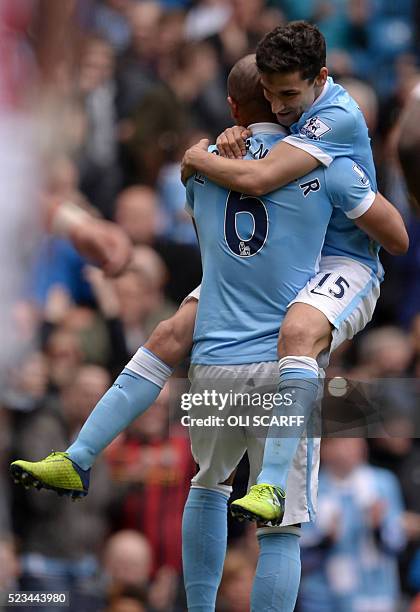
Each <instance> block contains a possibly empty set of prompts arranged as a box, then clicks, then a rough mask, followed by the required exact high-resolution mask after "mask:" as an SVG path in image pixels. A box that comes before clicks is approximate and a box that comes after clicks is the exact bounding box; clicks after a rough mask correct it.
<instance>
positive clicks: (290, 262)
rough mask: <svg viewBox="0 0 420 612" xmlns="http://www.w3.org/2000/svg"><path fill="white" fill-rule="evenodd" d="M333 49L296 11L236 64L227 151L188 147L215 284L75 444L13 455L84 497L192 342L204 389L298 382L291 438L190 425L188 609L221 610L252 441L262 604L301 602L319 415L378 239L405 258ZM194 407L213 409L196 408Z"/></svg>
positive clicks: (375, 286)
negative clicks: (238, 483)
mask: <svg viewBox="0 0 420 612" xmlns="http://www.w3.org/2000/svg"><path fill="white" fill-rule="evenodd" d="M325 56H326V51H325V41H324V39H323V37H322V34H321V33H320V32H319V30H318V29H317V28H316V27H315V26H312V25H309V24H307V23H305V22H294V23H290V24H288V25H285V26H280V27H278V28H276V29H275V30H273V31H272V32H270V33H268V34H267V35H266V36H265V37H264V38H263V39H262V41H261V42H260V43H259V45H258V48H257V53H256V56H254V55H249V56H246V57H245V58H243V59H242V60H240V61H239V62H237V64H235V66H234V67H233V69H232V71H231V73H230V75H229V79H228V104H229V106H230V109H231V112H232V116H233V118H234V120H235V122H236V124H237V126H238V127H236V128H232V129H229V130H227V131H226V132H224V133H223V134H222V136H221V137H219V139H218V141H217V148H218V152H219V153H220V154H219V155H215V154H214V151H215V150H216V148H215V147H210V149H208V141H204V140H203V141H200V143H198V144H197V145H195V146H193V147H191V148H190V149H189V150H188V151H187V152H186V154H185V156H184V160H183V168H182V176H183V180H184V182H185V183H186V187H187V209H188V210H189V211H190V213H191V215H192V216H193V219H194V223H195V225H196V229H197V234H198V238H199V243H200V250H201V256H202V263H203V279H202V284H201V287H199V288H197V289H196V290H195V291H193V292H192V293H191V294H190V295H189V296H187V298H186V300H185V301H184V303H183V304H182V305H181V307H180V309H179V310H178V312H177V313H176V314H175V315H174V316H173V317H172V318H171V319H169V320H168V321H163V322H162V323H160V324H159V325H158V326H157V328H156V329H155V331H154V332H153V333H152V335H151V337H150V338H149V340H148V341H147V342H146V343H145V345H144V346H143V347H141V348H140V349H139V350H138V351H137V353H136V354H135V355H134V356H133V358H132V359H131V360H130V362H129V363H128V364H127V367H126V368H125V369H124V370H123V372H122V373H121V374H120V376H119V377H118V378H117V380H116V383H115V384H114V385H113V386H112V387H111V389H110V390H109V391H108V392H107V393H106V394H105V396H104V397H103V398H102V399H101V400H100V402H99V403H98V404H97V406H96V407H95V408H94V410H93V411H92V413H91V415H90V416H89V418H88V419H87V421H86V423H85V425H84V426H83V428H82V430H81V431H80V434H79V436H78V438H77V439H76V441H75V442H74V443H73V444H72V445H71V446H70V447H69V448H68V449H67V451H66V452H65V453H54V455H50V456H49V457H47V458H46V459H44V460H42V461H39V462H35V463H34V462H28V461H21V460H20V461H15V462H14V463H13V464H12V466H11V471H12V474H13V476H14V478H15V479H16V480H17V481H18V482H23V483H25V484H33V485H34V486H37V487H38V488H41V487H44V488H50V489H53V490H55V491H58V492H61V493H63V492H65V493H67V494H69V495H71V496H72V497H77V496H84V495H86V494H87V492H88V486H89V473H90V468H91V466H92V465H93V463H94V460H95V458H96V456H97V455H98V454H99V453H100V452H101V451H102V450H103V449H104V448H105V447H106V446H107V445H108V444H109V443H110V442H111V440H112V439H114V438H115V437H116V435H118V433H120V431H122V430H123V429H124V428H125V427H127V426H128V425H129V423H130V422H131V421H132V420H134V419H135V418H136V417H137V416H139V415H140V414H142V413H143V412H144V411H145V410H146V409H147V408H148V407H149V406H150V405H151V404H152V403H153V402H154V401H155V399H156V397H157V396H158V394H159V393H160V390H161V388H162V387H163V386H164V384H165V383H166V381H167V380H168V378H169V377H170V375H171V373H172V369H173V367H175V365H177V364H178V363H179V362H180V361H181V360H182V359H184V358H185V357H186V356H187V355H188V353H189V351H190V350H191V346H192V356H191V363H192V366H191V372H190V378H191V383H192V389H191V392H192V393H194V392H196V393H200V392H202V391H204V390H205V389H209V388H210V387H211V388H216V389H217V390H221V391H223V390H225V391H227V390H228V389H229V388H232V385H234V390H235V391H237V392H243V393H246V392H247V391H250V390H254V389H255V388H258V387H259V386H263V387H264V391H267V390H268V391H271V392H273V393H274V392H277V391H278V392H280V393H282V394H285V393H291V394H292V395H293V397H294V402H293V406H292V408H291V410H292V412H291V413H292V414H297V415H300V416H302V417H303V418H302V419H300V420H299V422H303V425H301V426H300V427H296V428H294V429H293V430H292V431H291V432H290V433H289V435H288V436H287V437H278V435H276V433H277V432H275V431H273V430H268V431H267V432H266V436H265V437H258V436H256V435H254V432H252V431H251V429H250V428H246V427H238V428H236V429H235V430H234V432H233V433H231V434H230V436H229V438H228V439H227V438H226V437H225V436H224V435H223V432H222V431H221V428H217V427H214V428H211V429H203V428H198V427H196V428H191V430H190V435H191V446H192V453H193V456H194V459H195V461H196V463H197V465H198V473H197V474H196V476H195V477H194V478H193V480H192V483H191V489H190V493H189V496H188V499H187V502H186V506H185V512H184V519H183V564H184V581H185V587H186V592H187V601H188V609H190V610H200V611H201V612H211V611H212V610H214V608H215V600H216V594H217V588H218V585H219V583H220V579H221V575H222V570H223V562H224V557H225V553H226V540H227V532H226V530H227V528H226V516H227V502H228V499H229V496H230V493H231V490H232V488H231V484H232V480H233V476H234V472H235V469H236V467H237V465H238V463H239V461H240V459H241V458H242V456H243V454H244V453H245V452H246V451H247V452H248V457H249V461H250V481H249V482H250V490H249V492H248V494H247V495H246V496H245V497H244V498H242V499H240V500H236V501H235V502H233V503H232V504H231V510H232V513H233V514H234V515H235V516H238V517H240V518H249V519H251V520H256V521H258V526H259V527H258V530H257V535H258V538H259V542H260V556H259V561H258V566H257V572H256V576H255V581H254V586H253V591H252V598H251V609H252V610H253V611H254V612H257V611H258V612H263V611H264V610H281V611H283V612H288V611H292V610H293V608H294V605H295V601H296V597H297V591H298V586H299V580H300V556H299V530H300V524H301V523H302V522H305V521H308V520H311V519H312V518H313V517H314V514H315V507H316V489H317V473H318V465H319V443H320V441H319V438H315V437H311V436H307V435H306V426H307V424H308V421H309V419H310V418H311V414H312V412H313V409H314V406H315V404H316V402H317V399H318V398H319V397H320V395H321V387H322V385H321V384H320V379H322V370H321V368H322V367H325V366H326V365H327V364H328V357H329V354H330V352H331V351H332V350H334V349H335V348H336V347H337V346H338V345H339V344H340V343H341V342H343V341H344V340H345V339H349V338H352V337H353V336H354V335H355V334H356V333H358V332H359V331H360V330H361V329H363V328H364V326H365V325H366V324H367V323H368V322H369V321H370V319H371V318H372V315H373V311H374V308H375V305H376V302H377V299H378V297H379V292H380V289H379V288H380V283H381V281H382V278H383V270H382V266H381V264H380V261H379V257H378V251H379V245H382V246H383V247H384V248H385V249H386V250H388V251H389V252H390V253H392V254H394V255H399V254H403V253H404V252H405V251H406V249H407V247H408V237H407V234H406V231H405V228H404V224H403V221H402V219H401V217H400V215H399V213H398V212H397V211H396V209H395V208H394V207H393V206H392V205H391V204H390V203H389V202H388V201H387V200H385V199H384V198H383V197H382V196H381V195H380V194H378V193H377V188H376V180H375V168H374V163H373V158H372V152H371V148H370V141H369V136H368V132H367V127H366V124H365V122H364V119H363V116H362V114H361V112H360V109H359V108H358V107H357V105H356V103H355V102H354V100H353V99H352V98H351V97H350V96H349V95H348V94H347V92H346V91H345V90H344V89H343V88H342V87H341V86H339V85H337V84H335V83H334V82H333V80H332V79H331V78H329V77H328V71H327V68H326V67H325V61H326V59H325ZM242 156H245V159H242ZM235 158H236V159H235ZM279 329H280V333H279ZM233 408H234V407H232V409H233ZM275 410H279V409H277V408H276V409H275ZM280 410H281V409H280ZM282 410H283V412H284V410H285V408H284V407H283V408H282ZM190 414H191V416H192V417H194V416H197V415H198V416H204V415H203V414H202V413H201V414H200V408H199V407H195V408H194V407H193V408H192V409H191V411H190Z"/></svg>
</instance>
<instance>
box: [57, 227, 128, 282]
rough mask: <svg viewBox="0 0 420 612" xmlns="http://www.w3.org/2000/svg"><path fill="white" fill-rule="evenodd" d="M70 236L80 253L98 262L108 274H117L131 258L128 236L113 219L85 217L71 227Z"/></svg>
mask: <svg viewBox="0 0 420 612" xmlns="http://www.w3.org/2000/svg"><path fill="white" fill-rule="evenodd" d="M69 238H70V240H71V241H72V243H73V245H74V246H75V247H76V249H77V250H78V251H79V253H80V254H81V255H83V256H84V257H86V258H88V259H90V260H91V261H93V262H94V263H96V264H98V265H99V266H100V267H101V268H102V269H103V271H104V273H105V274H106V276H117V275H118V274H120V273H121V272H123V270H124V269H125V268H126V267H127V265H128V263H129V262H130V260H131V256H132V245H131V242H130V240H129V238H128V236H127V235H126V234H125V232H124V231H123V230H122V229H121V228H120V227H119V226H118V225H117V224H116V223H112V222H111V221H104V220H103V219H95V218H92V217H91V218H89V219H85V221H84V223H80V224H77V225H75V226H74V227H73V228H72V229H71V231H70V234H69Z"/></svg>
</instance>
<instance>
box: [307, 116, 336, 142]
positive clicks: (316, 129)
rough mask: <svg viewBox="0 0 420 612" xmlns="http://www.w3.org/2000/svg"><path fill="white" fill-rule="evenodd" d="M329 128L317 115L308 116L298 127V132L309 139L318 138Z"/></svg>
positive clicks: (329, 129)
mask: <svg viewBox="0 0 420 612" xmlns="http://www.w3.org/2000/svg"><path fill="white" fill-rule="evenodd" d="M330 131H331V128H330V126H329V125H327V124H326V123H325V122H324V121H322V119H320V118H319V117H310V119H308V120H307V121H306V122H305V123H304V125H303V126H302V127H301V128H300V130H299V133H300V134H301V135H302V136H304V137H306V138H310V139H311V140H320V139H321V138H322V136H325V134H327V132H330Z"/></svg>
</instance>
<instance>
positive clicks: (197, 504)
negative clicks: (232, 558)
mask: <svg viewBox="0 0 420 612" xmlns="http://www.w3.org/2000/svg"><path fill="white" fill-rule="evenodd" d="M245 369H246V368H245V366H238V367H237V368H232V367H221V366H220V367H219V366H193V367H192V369H191V374H192V375H191V379H192V388H191V394H203V393H204V392H205V391H206V390H207V391H210V392H211V391H212V390H213V389H214V390H216V391H217V392H218V393H225V392H228V391H229V390H230V389H231V388H232V378H233V375H232V373H233V372H236V373H237V371H238V370H242V371H244V372H245ZM245 376H246V375H245V374H244V377H245ZM235 390H236V389H235ZM215 410H216V411H217V407H216V409H215ZM210 413H211V409H206V412H205V413H204V414H203V407H202V406H200V407H197V406H193V407H192V408H191V410H190V411H189V415H190V418H195V417H197V416H200V417H205V416H207V414H210ZM224 417H226V414H224ZM190 437H191V450H192V454H193V457H194V459H195V461H196V463H197V465H198V467H199V471H198V473H197V474H196V475H195V476H194V478H193V479H192V482H191V489H190V493H189V495H188V499H187V502H186V504H185V509H184V516H183V522H182V560H183V570H184V584H185V591H186V594H187V604H188V610H190V611H194V612H214V609H215V605H216V596H217V589H218V587H219V584H220V580H221V578H222V573H223V563H224V559H225V555H226V546H227V509H228V499H229V497H230V494H231V491H232V487H231V483H232V480H233V473H234V470H235V469H236V466H237V465H238V463H239V461H240V460H241V458H242V456H243V454H244V453H245V451H246V440H245V435H244V432H243V430H242V428H240V427H236V428H232V429H231V430H229V432H227V431H226V430H225V429H224V428H223V427H216V426H215V427H201V426H190Z"/></svg>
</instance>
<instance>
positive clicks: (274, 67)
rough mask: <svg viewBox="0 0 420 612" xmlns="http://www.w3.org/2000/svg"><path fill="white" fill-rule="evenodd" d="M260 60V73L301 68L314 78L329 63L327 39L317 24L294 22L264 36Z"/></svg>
mask: <svg viewBox="0 0 420 612" xmlns="http://www.w3.org/2000/svg"><path fill="white" fill-rule="evenodd" d="M256 61H257V66H258V69H259V70H260V72H267V73H273V72H280V73H284V72H296V71H299V72H300V73H301V75H302V77H303V78H304V79H314V78H315V77H316V76H317V75H318V74H319V71H320V70H321V68H322V67H323V66H325V62H326V47H325V38H324V36H323V35H322V34H321V32H320V31H319V29H318V28H317V27H316V26H315V25H311V24H310V23H307V22H306V21H291V22H290V23H288V24H286V25H282V26H278V27H277V28H275V29H274V30H272V31H271V32H269V33H268V34H266V35H265V36H264V38H263V39H262V40H261V41H260V42H259V43H258V47H257V53H256Z"/></svg>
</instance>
